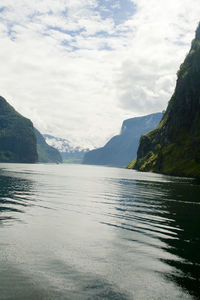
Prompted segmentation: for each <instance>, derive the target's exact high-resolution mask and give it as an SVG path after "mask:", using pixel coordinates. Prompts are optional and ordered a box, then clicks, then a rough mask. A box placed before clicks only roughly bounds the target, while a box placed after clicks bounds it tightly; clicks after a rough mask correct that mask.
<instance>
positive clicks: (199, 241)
mask: <svg viewBox="0 0 200 300" xmlns="http://www.w3.org/2000/svg"><path fill="white" fill-rule="evenodd" d="M2 166H3V167H2V170H1V173H0V174H1V175H0V225H1V224H2V225H4V226H0V234H1V240H0V251H1V253H0V295H1V296H0V298H1V299H70V300H71V299H72V300H73V299H75V300H76V299H122V300H123V299H127V300H128V299H136V300H137V299H198V297H199V294H200V282H199V280H200V279H199V278H200V276H199V274H200V252H199V251H198V249H199V246H200V233H199V232H200V218H199V215H200V186H199V184H198V183H196V182H195V181H194V180H191V179H181V178H172V177H168V176H162V175H155V174H141V173H136V172H134V171H130V170H123V169H115V168H106V167H92V166H78V165H74V166H73V165H62V166H61V165H59V166H58V165H46V166H45V165H12V164H10V165H6V164H4V165H2ZM19 221H21V222H19ZM8 225H9V226H8Z"/></svg>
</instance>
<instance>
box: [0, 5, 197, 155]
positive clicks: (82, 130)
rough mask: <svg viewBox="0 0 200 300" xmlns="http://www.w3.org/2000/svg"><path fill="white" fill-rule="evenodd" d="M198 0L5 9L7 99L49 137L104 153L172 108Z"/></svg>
mask: <svg viewBox="0 0 200 300" xmlns="http://www.w3.org/2000/svg"><path fill="white" fill-rule="evenodd" d="M199 21H200V3H199V0H176V1H174V0H168V1H166V0H159V1H158V0H101V1H100V0H84V1H83V0H34V1H29V0H15V1H13V0H1V1H0V45H1V46H0V66H1V72H0V95H1V96H3V97H4V98H6V100H7V101H8V102H9V103H10V104H11V105H12V106H14V107H15V109H16V110H17V111H18V112H20V113H21V114H22V115H24V116H26V117H27V118H30V119H31V120H32V122H33V124H34V126H35V127H36V128H38V129H39V130H40V131H41V132H42V133H47V134H51V135H54V136H57V137H62V138H66V139H68V140H70V141H71V142H72V144H74V145H75V146H82V147H85V148H87V147H88V148H90V149H92V148H94V147H99V146H103V145H104V144H105V142H106V141H108V139H109V138H111V137H112V136H113V135H115V134H117V133H119V131H120V127H121V124H122V122H123V120H125V119H127V118H132V117H136V116H142V115H146V114H150V113H154V112H159V111H162V110H164V109H166V107H167V103H168V101H169V100H170V97H171V95H172V93H173V90H174V87H175V83H176V73H177V71H178V68H179V66H180V64H181V63H182V62H183V60H184V57H185V56H186V54H187V53H188V51H189V49H190V44H191V41H192V39H193V38H194V34H195V30H196V27H197V25H198V22H199Z"/></svg>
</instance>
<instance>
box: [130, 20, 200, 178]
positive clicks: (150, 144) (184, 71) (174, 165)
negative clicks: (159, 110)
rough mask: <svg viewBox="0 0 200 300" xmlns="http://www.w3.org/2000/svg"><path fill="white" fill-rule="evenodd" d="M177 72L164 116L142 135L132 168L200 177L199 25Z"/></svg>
mask: <svg viewBox="0 0 200 300" xmlns="http://www.w3.org/2000/svg"><path fill="white" fill-rule="evenodd" d="M177 75H178V78H177V84H176V88H175V92H174V94H173V96H172V98H171V100H170V102H169V105H168V107H167V110H166V113H165V114H164V116H163V119H162V120H161V122H160V124H159V125H158V127H157V128H156V129H155V130H153V131H152V132H149V133H148V134H145V135H144V136H143V137H142V138H141V141H140V145H139V149H138V153H137V160H136V161H133V162H132V163H131V164H130V168H134V169H136V170H140V171H150V172H158V173H164V174H171V175H180V176H200V25H199V26H198V28H197V31H196V36H195V39H194V40H193V41H192V46H191V50H190V52H189V53H188V55H187V56H186V58H185V61H184V62H183V64H182V65H181V66H180V70H179V71H178V73H177Z"/></svg>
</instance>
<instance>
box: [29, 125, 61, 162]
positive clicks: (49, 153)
mask: <svg viewBox="0 0 200 300" xmlns="http://www.w3.org/2000/svg"><path fill="white" fill-rule="evenodd" d="M34 131H35V135H36V139H37V153H38V162H42V163H62V157H61V155H60V152H59V151H58V150H57V149H55V148H54V147H52V146H50V145H48V144H47V143H46V141H45V138H44V136H43V135H42V134H41V133H40V132H39V131H38V130H37V129H36V128H34Z"/></svg>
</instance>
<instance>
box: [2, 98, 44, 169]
mask: <svg viewBox="0 0 200 300" xmlns="http://www.w3.org/2000/svg"><path fill="white" fill-rule="evenodd" d="M37 159H38V155H37V149H36V137H35V134H34V130H33V124H32V122H31V121H30V120H29V119H26V118H24V117H23V116H22V115H20V114H19V113H18V112H17V111H16V110H15V109H14V108H13V107H12V106H11V105H10V104H8V102H7V101H6V100H5V99H4V98H3V97H1V96H0V162H12V163H35V162H37Z"/></svg>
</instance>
